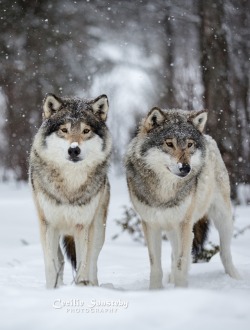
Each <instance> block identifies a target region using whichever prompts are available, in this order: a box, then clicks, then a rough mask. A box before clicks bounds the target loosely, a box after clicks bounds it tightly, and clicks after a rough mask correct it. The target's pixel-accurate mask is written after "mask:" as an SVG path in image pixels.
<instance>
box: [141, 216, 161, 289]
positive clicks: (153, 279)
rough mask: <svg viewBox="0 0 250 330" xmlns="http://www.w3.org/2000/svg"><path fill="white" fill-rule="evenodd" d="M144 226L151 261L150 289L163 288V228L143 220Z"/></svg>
mask: <svg viewBox="0 0 250 330" xmlns="http://www.w3.org/2000/svg"><path fill="white" fill-rule="evenodd" d="M142 227H143V231H144V235H145V239H146V243H147V246H148V254H149V261H150V286H149V288H150V289H161V288H162V266H161V245H162V238H161V229H159V228H155V227H153V226H151V225H149V224H148V223H146V222H144V221H143V222H142Z"/></svg>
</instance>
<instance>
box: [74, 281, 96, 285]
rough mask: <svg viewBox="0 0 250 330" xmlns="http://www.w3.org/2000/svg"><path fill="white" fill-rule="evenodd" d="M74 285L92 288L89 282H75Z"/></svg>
mask: <svg viewBox="0 0 250 330" xmlns="http://www.w3.org/2000/svg"><path fill="white" fill-rule="evenodd" d="M76 285H79V286H93V285H94V284H93V283H92V282H90V281H89V280H81V281H77V282H76Z"/></svg>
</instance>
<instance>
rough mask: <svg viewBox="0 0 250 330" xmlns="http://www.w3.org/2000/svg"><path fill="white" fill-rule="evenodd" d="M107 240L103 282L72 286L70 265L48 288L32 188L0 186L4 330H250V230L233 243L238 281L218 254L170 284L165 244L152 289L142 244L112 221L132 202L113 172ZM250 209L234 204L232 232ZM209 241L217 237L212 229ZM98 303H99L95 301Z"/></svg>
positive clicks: (246, 218)
mask: <svg viewBox="0 0 250 330" xmlns="http://www.w3.org/2000/svg"><path fill="white" fill-rule="evenodd" d="M111 187H112V190H111V193H112V195H111V205H110V211H109V217H108V223H107V232H106V242H105V245H104V248H103V250H102V252H101V254H100V258H99V282H100V287H76V286H75V285H74V284H72V279H73V277H72V270H71V267H70V265H69V263H68V262H67V266H66V273H65V286H64V287H62V288H60V289H56V290H46V289H45V275H44V264H43V256H42V250H41V245H40V241H39V231H38V221H37V216H36V213H35V208H34V206H33V202H32V198H31V193H30V190H29V187H28V186H26V185H23V186H18V187H17V186H14V185H8V186H6V185H2V186H0V207H1V231H0V235H1V237H0V244H1V260H0V312H1V328H2V329H5V330H7V329H19V330H21V329H26V330H27V329H34V328H35V329H56V328H57V327H60V329H68V328H69V327H70V328H72V329H88V330H89V329H96V328H98V329H100V328H101V329H113V328H116V329H126V330H127V329H130V328H132V327H133V328H140V329H144V330H145V329H184V328H185V329H192V330H195V329H199V330H200V329H204V330H205V329H227V330H230V329H241V330H244V329H249V324H250V249H249V242H250V230H246V231H245V232H244V233H243V234H241V235H238V237H237V238H234V239H233V241H232V252H233V258H234V263H235V265H236V267H237V268H238V270H239V271H240V273H241V275H242V277H243V279H242V280H241V281H236V280H233V279H231V278H230V277H228V276H227V275H226V274H225V273H224V271H223V268H222V264H221V262H220V259H219V255H218V254H216V255H215V256H214V257H213V258H212V259H211V261H210V262H209V263H198V264H192V266H191V270H190V276H189V288H188V289H174V288H173V286H172V285H170V284H168V283H167V274H168V271H169V269H170V253H171V250H170V246H169V243H168V242H164V244H163V267H164V273H165V276H164V287H165V288H164V290H161V291H149V290H148V285H149V261H148V255H147V249H146V247H145V246H143V245H140V244H139V243H136V242H133V241H132V240H131V238H130V237H129V236H128V235H127V234H126V233H124V234H123V235H121V236H119V238H118V239H116V240H112V236H113V235H114V234H116V233H118V232H119V231H120V228H119V227H118V226H117V225H116V223H115V219H117V218H119V217H120V216H121V214H122V212H123V208H122V206H123V205H129V199H128V194H127V188H126V184H125V180H124V179H122V178H119V179H118V178H115V177H112V179H111ZM249 214H250V207H246V206H245V207H243V206H241V207H237V208H236V209H235V231H238V230H239V229H241V228H243V227H246V226H248V225H249ZM209 240H212V241H213V242H215V243H217V242H218V237H217V233H216V232H215V231H214V230H213V229H212V230H211V232H210V236H209ZM100 304H101V305H102V306H100Z"/></svg>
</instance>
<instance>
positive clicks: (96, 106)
mask: <svg viewBox="0 0 250 330" xmlns="http://www.w3.org/2000/svg"><path fill="white" fill-rule="evenodd" d="M89 104H90V106H91V107H92V110H93V112H94V114H95V115H96V116H98V117H99V118H100V119H101V120H103V121H105V120H106V119H107V115H108V109H109V102H108V97H107V95H105V94H103V95H100V96H98V97H97V98H96V99H94V100H93V101H91V102H90V103H89Z"/></svg>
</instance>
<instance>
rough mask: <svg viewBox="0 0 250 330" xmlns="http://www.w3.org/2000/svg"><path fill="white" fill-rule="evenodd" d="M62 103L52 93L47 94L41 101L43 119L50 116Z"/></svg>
mask: <svg viewBox="0 0 250 330" xmlns="http://www.w3.org/2000/svg"><path fill="white" fill-rule="evenodd" d="M61 105H62V100H60V98H59V97H57V96H55V95H54V94H47V95H46V97H45V99H44V102H43V119H47V118H49V117H51V116H52V115H53V114H54V113H56V112H57V111H58V110H59V109H60V108H61Z"/></svg>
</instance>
